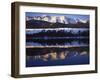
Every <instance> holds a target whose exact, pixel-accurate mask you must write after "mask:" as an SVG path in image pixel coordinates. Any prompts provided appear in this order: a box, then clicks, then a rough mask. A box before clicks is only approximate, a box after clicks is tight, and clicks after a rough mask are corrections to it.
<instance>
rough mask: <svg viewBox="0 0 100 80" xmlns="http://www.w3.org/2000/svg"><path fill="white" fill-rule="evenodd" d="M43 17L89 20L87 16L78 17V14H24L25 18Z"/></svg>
mask: <svg viewBox="0 0 100 80" xmlns="http://www.w3.org/2000/svg"><path fill="white" fill-rule="evenodd" d="M43 15H48V16H66V17H68V18H74V19H82V20H86V21H87V20H89V15H79V14H58V13H57V14H56V13H36V12H26V17H27V16H30V17H32V16H43Z"/></svg>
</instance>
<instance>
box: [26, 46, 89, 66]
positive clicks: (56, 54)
mask: <svg viewBox="0 0 100 80" xmlns="http://www.w3.org/2000/svg"><path fill="white" fill-rule="evenodd" d="M26 51H27V56H26V67H35V66H56V65H78V64H79V65H80V64H89V47H77V48H32V49H31V48H28V49H26Z"/></svg>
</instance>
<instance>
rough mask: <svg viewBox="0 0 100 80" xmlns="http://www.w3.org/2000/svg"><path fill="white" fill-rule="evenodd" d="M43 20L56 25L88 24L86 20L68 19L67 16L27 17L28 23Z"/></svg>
mask: <svg viewBox="0 0 100 80" xmlns="http://www.w3.org/2000/svg"><path fill="white" fill-rule="evenodd" d="M32 19H34V20H42V21H47V22H52V23H56V22H59V23H64V24H69V23H71V24H76V23H78V22H81V23H86V22H87V21H86V20H81V19H74V18H68V17H66V16H47V15H43V16H33V17H29V16H27V17H26V21H29V20H32Z"/></svg>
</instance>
